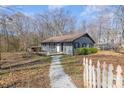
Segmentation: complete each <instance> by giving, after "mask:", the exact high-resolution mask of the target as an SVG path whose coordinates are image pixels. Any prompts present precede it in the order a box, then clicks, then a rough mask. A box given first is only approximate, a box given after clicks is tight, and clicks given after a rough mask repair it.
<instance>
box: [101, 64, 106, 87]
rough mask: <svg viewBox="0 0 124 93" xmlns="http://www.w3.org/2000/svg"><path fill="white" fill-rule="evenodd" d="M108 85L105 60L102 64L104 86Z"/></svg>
mask: <svg viewBox="0 0 124 93" xmlns="http://www.w3.org/2000/svg"><path fill="white" fill-rule="evenodd" d="M106 87H107V70H106V63H105V62H104V63H103V65H102V88H106Z"/></svg>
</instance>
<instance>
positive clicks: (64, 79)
mask: <svg viewBox="0 0 124 93" xmlns="http://www.w3.org/2000/svg"><path fill="white" fill-rule="evenodd" d="M60 57H61V56H58V55H57V56H52V63H51V67H50V72H49V77H50V83H51V84H50V86H51V87H52V88H76V86H75V85H74V84H73V83H72V80H71V78H70V77H69V76H68V75H67V74H65V72H64V70H63V68H62V66H61V63H60Z"/></svg>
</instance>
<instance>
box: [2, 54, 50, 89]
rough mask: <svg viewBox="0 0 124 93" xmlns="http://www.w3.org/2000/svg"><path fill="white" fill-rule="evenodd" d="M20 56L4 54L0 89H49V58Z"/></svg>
mask: <svg viewBox="0 0 124 93" xmlns="http://www.w3.org/2000/svg"><path fill="white" fill-rule="evenodd" d="M22 55H23V54H21V53H13V54H11V53H6V54H5V53H4V55H3V56H2V58H3V59H4V61H2V62H3V63H2V64H1V66H0V67H1V70H0V87H22V88H27V87H33V88H38V87H40V88H46V87H50V86H49V84H50V81H49V77H48V75H49V67H50V60H51V59H50V57H49V56H48V57H47V56H38V55H34V56H32V57H31V58H23V56H22ZM9 58H10V59H11V61H9ZM12 60H13V61H12Z"/></svg>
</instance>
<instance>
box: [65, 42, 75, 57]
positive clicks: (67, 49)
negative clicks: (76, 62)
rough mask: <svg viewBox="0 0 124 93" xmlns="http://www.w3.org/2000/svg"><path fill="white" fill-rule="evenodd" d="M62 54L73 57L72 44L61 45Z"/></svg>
mask: <svg viewBox="0 0 124 93" xmlns="http://www.w3.org/2000/svg"><path fill="white" fill-rule="evenodd" d="M63 53H64V54H67V55H73V45H72V43H71V42H70V43H63Z"/></svg>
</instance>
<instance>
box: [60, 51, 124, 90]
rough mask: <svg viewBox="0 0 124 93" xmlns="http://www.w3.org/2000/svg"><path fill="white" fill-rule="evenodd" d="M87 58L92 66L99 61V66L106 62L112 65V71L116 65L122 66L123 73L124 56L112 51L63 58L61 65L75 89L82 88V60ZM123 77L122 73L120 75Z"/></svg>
mask: <svg viewBox="0 0 124 93" xmlns="http://www.w3.org/2000/svg"><path fill="white" fill-rule="evenodd" d="M84 57H87V58H90V59H92V61H93V64H94V65H95V66H96V63H97V61H98V60H99V61H100V63H101V64H103V62H106V64H111V63H112V64H113V65H114V69H116V67H117V65H121V66H122V70H123V71H124V54H120V53H115V52H113V51H99V52H98V53H96V54H92V55H86V56H83V55H77V56H63V57H62V60H61V61H62V65H63V67H64V70H65V72H66V73H67V74H69V75H70V76H71V78H72V80H73V81H74V83H75V84H76V85H77V87H81V88H82V87H83V58H84ZM122 74H123V76H124V73H122Z"/></svg>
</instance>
